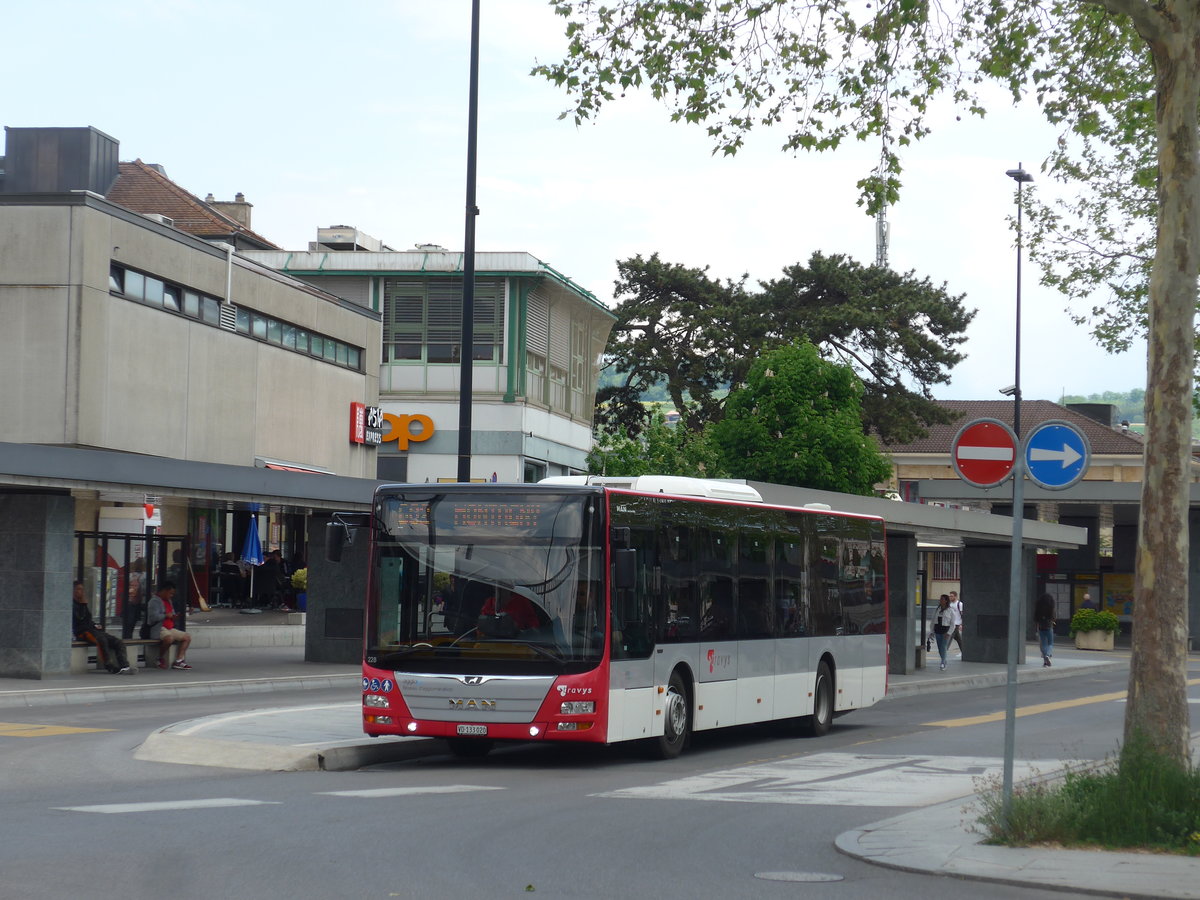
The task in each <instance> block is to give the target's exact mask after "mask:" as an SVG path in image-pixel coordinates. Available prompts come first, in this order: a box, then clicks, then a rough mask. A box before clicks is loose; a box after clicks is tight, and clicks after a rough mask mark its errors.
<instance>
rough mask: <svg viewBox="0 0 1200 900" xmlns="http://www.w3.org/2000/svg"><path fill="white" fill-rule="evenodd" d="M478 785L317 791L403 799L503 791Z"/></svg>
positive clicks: (344, 795)
mask: <svg viewBox="0 0 1200 900" xmlns="http://www.w3.org/2000/svg"><path fill="white" fill-rule="evenodd" d="M504 790H507V788H503V787H489V786H486V785H479V784H437V785H433V786H431V787H403V788H368V789H365V790H361V791H317V793H318V794H319V795H323V796H326V797H403V796H406V795H409V794H463V793H467V792H469V791H504Z"/></svg>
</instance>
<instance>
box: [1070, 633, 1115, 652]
mask: <svg viewBox="0 0 1200 900" xmlns="http://www.w3.org/2000/svg"><path fill="white" fill-rule="evenodd" d="M1114 637H1115V635H1114V634H1113V633H1112V632H1111V631H1077V632H1075V649H1076V650H1111V649H1112V648H1113V638H1114Z"/></svg>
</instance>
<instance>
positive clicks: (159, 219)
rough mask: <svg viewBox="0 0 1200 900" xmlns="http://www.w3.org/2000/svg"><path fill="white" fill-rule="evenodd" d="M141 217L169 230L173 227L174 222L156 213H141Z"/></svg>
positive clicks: (168, 217)
mask: <svg viewBox="0 0 1200 900" xmlns="http://www.w3.org/2000/svg"><path fill="white" fill-rule="evenodd" d="M142 215H143V216H145V217H146V218H147V219H149V220H150V221H152V222H157V223H158V224H159V225H167V226H169V227H171V228H174V227H175V220H174V219H172V218H171V217H170V216H163V215H159V214H158V213H142Z"/></svg>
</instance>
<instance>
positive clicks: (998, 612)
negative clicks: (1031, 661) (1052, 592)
mask: <svg viewBox="0 0 1200 900" xmlns="http://www.w3.org/2000/svg"><path fill="white" fill-rule="evenodd" d="M1011 561H1012V550H1011V548H1009V547H995V546H983V547H980V546H972V545H970V544H968V545H967V546H966V547H964V548H963V559H962V590H961V591H960V592H959V599H961V600H962V602H963V619H964V621H963V660H964V661H967V662H989V663H1004V662H1008V622H1009V603H1010V593H1011V591H1010V575H1009V573H1010V571H1011V569H1012V565H1011ZM1036 569H1037V558H1036V553H1035V552H1034V550H1033V549H1029V548H1027V549H1026V550H1025V551H1024V554H1023V559H1022V563H1021V573H1022V579H1021V588H1020V594H1021V599H1020V616H1021V624H1020V629H1019V631H1018V634H1019V635H1020V638H1019V640H1018V646H1017V660H1018V662H1024V661H1025V641H1026V640H1027V639H1028V638H1029V636H1030V635H1029V628H1030V626H1029V622H1030V620H1031V618H1032V610H1033V602H1034V596H1033V593H1034V586H1035V584H1036V576H1037V571H1036ZM928 615H929V616H930V617H932V615H933V608H932V607H930V611H929V613H928Z"/></svg>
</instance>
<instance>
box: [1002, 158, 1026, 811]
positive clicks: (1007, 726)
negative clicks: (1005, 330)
mask: <svg viewBox="0 0 1200 900" xmlns="http://www.w3.org/2000/svg"><path fill="white" fill-rule="evenodd" d="M1004 174H1005V175H1007V176H1008V177H1009V178H1012V179H1014V180H1015V181H1016V182H1017V316H1016V318H1017V338H1016V352H1015V354H1014V355H1015V360H1016V363H1015V368H1016V372H1015V375H1014V378H1013V382H1014V383H1013V387H1012V395H1013V434H1015V435H1016V437H1017V448H1016V449H1017V458H1016V459H1015V460H1014V461H1013V463H1014V464H1013V494H1012V503H1013V506H1012V518H1013V525H1012V558H1011V561H1010V563H1009V583H1008V690H1007V693H1006V703H1005V709H1004V784H1003V797H1002V802H1003V816H1004V819H1005V821H1006V822H1007V820H1008V817H1009V814H1010V813H1011V811H1012V792H1013V755H1014V753H1015V749H1016V733H1017V657H1018V656H1019V655H1020V654H1019V652H1018V651H1019V648H1020V641H1021V581H1022V578H1021V568H1022V567H1021V562H1022V553H1021V545H1022V543H1023V540H1024V521H1025V454H1024V452H1023V449H1022V447H1021V200H1022V193H1021V192H1022V189H1023V187H1024V185H1025V183H1026V182H1029V181H1033V176H1032V175H1030V174H1029V173H1028V172H1026V171H1025V170H1024V169H1023V168H1021V165H1020V163H1018V164H1017V168H1015V169H1009V170H1008V171H1007V172H1005V173H1004ZM1005 393H1008V391H1007V390H1005Z"/></svg>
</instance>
